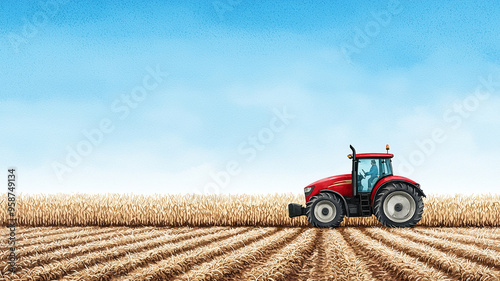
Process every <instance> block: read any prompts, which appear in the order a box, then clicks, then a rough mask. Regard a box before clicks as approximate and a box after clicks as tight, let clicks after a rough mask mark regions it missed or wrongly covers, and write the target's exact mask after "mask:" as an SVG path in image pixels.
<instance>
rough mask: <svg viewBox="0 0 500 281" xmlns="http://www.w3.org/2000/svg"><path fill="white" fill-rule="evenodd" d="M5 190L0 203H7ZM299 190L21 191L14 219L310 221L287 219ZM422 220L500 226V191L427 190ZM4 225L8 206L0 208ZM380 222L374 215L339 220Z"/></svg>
mask: <svg viewBox="0 0 500 281" xmlns="http://www.w3.org/2000/svg"><path fill="white" fill-rule="evenodd" d="M5 198H6V196H2V199H0V205H1V206H6V201H5V200H6V199H5ZM292 202H295V203H302V204H303V203H304V196H303V195H295V194H271V195H206V196H203V195H133V194H100V195H90V194H74V195H69V194H55V195H45V194H35V195H30V194H20V195H19V196H18V197H17V222H18V224H19V225H25V226H278V227H279V226H308V225H309V223H308V222H307V219H306V218H305V217H300V218H294V219H290V218H289V217H288V211H287V205H288V203H292ZM424 204H425V208H424V215H423V217H422V220H421V221H420V223H419V224H418V225H421V226H455V227H466V226H500V195H474V196H465V195H448V196H444V195H430V196H428V197H427V198H424ZM0 219H1V220H2V221H1V222H2V225H6V222H7V209H6V208H0ZM344 225H345V226H379V225H380V223H379V222H378V221H377V220H376V218H375V217H374V216H372V217H369V218H345V219H344V222H343V223H342V224H341V226H344Z"/></svg>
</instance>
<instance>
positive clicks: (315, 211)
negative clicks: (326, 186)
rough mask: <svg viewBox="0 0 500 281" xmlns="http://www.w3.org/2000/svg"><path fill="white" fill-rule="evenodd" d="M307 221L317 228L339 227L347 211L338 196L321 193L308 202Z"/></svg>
mask: <svg viewBox="0 0 500 281" xmlns="http://www.w3.org/2000/svg"><path fill="white" fill-rule="evenodd" d="M306 207H307V211H306V214H307V219H308V220H309V222H310V223H311V224H312V225H313V226H315V227H321V228H327V227H337V226H339V224H340V223H341V222H342V220H344V216H345V211H344V206H343V205H342V201H340V198H338V196H335V195H333V194H329V193H320V194H318V195H316V196H313V198H311V200H309V202H307V205H306Z"/></svg>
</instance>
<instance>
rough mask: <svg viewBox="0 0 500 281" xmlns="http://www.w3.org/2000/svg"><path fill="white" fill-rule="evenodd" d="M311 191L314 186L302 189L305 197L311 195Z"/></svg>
mask: <svg viewBox="0 0 500 281" xmlns="http://www.w3.org/2000/svg"><path fill="white" fill-rule="evenodd" d="M313 190H314V186H309V187H306V188H304V193H305V194H306V197H307V196H309V195H311V193H312V192H313Z"/></svg>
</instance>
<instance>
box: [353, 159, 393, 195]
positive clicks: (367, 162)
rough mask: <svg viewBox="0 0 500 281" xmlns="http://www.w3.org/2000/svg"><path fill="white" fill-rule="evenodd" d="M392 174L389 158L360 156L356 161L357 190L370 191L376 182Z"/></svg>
mask: <svg viewBox="0 0 500 281" xmlns="http://www.w3.org/2000/svg"><path fill="white" fill-rule="evenodd" d="M388 175H392V166H391V159H388V158H361V159H359V162H358V192H371V191H372V189H373V187H374V186H375V185H376V184H377V182H378V181H379V180H380V179H381V178H383V177H385V176H388Z"/></svg>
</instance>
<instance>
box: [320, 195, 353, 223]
mask: <svg viewBox="0 0 500 281" xmlns="http://www.w3.org/2000/svg"><path fill="white" fill-rule="evenodd" d="M326 192H328V193H333V194H335V195H337V196H338V197H339V198H340V199H342V202H343V203H344V207H345V212H346V216H347V217H348V216H349V208H348V207H347V201H345V198H344V196H342V195H341V194H340V193H338V192H337V191H333V190H330V189H323V190H321V191H320V193H326Z"/></svg>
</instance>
